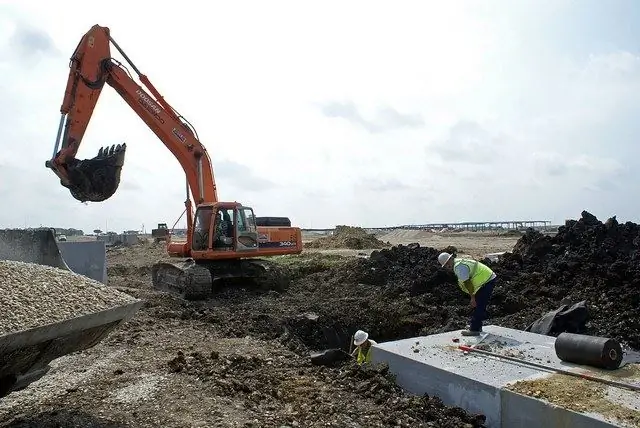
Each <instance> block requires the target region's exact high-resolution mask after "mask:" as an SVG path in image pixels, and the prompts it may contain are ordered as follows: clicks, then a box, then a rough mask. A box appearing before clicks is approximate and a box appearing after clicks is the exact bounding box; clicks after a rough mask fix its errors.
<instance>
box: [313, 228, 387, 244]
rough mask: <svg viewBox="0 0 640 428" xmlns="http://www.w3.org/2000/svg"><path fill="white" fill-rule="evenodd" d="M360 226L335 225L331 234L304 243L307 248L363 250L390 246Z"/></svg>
mask: <svg viewBox="0 0 640 428" xmlns="http://www.w3.org/2000/svg"><path fill="white" fill-rule="evenodd" d="M390 246H391V244H390V243H388V242H383V241H381V240H379V239H378V238H376V237H375V236H374V235H372V234H370V233H368V232H367V231H366V230H364V229H363V228H361V227H352V226H336V228H335V230H334V232H333V235H330V236H323V237H322V238H318V239H316V240H314V241H311V242H309V243H306V244H305V247H307V248H321V249H330V248H347V249H350V250H364V249H375V248H386V247H390Z"/></svg>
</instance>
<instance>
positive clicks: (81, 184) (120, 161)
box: [65, 143, 127, 202]
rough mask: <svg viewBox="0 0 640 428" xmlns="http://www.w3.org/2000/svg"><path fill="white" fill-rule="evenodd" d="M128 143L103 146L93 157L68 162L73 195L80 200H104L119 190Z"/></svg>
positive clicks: (68, 186)
mask: <svg viewBox="0 0 640 428" xmlns="http://www.w3.org/2000/svg"><path fill="white" fill-rule="evenodd" d="M126 149H127V145H126V144H124V143H123V144H118V145H113V146H111V147H103V148H101V149H100V150H99V151H98V155H97V156H96V157H94V158H92V159H85V160H80V159H73V160H71V161H70V162H68V163H67V175H68V178H69V184H68V185H65V187H67V188H68V189H69V191H70V192H71V195H72V196H73V197H74V198H76V199H77V200H79V201H80V202H87V201H88V202H102V201H104V200H106V199H109V198H110V197H111V196H113V194H114V193H115V192H116V190H118V186H119V185H120V173H121V172H122V166H123V165H124V155H125V151H126Z"/></svg>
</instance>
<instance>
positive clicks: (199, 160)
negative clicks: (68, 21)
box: [46, 25, 218, 227]
mask: <svg viewBox="0 0 640 428" xmlns="http://www.w3.org/2000/svg"><path fill="white" fill-rule="evenodd" d="M110 44H113V45H114V46H115V47H116V49H117V50H118V51H119V52H120V54H121V55H122V56H123V57H124V58H125V60H126V61H127V62H128V63H129V65H130V66H131V68H133V70H134V71H135V72H136V74H137V75H138V78H139V79H140V81H141V82H142V84H143V85H144V86H145V87H146V88H147V89H148V90H149V92H150V93H151V94H150V93H149V92H147V90H145V89H144V88H143V87H142V86H141V85H139V84H138V83H137V82H136V81H135V80H134V79H133V78H132V77H131V75H130V74H129V72H128V70H127V69H126V68H125V67H124V66H123V65H122V64H121V63H120V62H119V61H117V60H115V59H113V58H112V57H111V49H110ZM69 67H70V70H69V78H68V80H67V86H66V89H65V92H64V100H63V102H62V106H61V108H60V113H61V117H60V124H59V127H58V134H57V138H56V143H55V148H54V150H53V156H52V159H51V160H49V161H47V162H46V166H47V167H48V168H50V169H52V170H53V172H54V173H55V174H56V175H57V176H58V177H59V178H60V182H61V184H62V185H63V186H65V187H67V188H68V189H69V191H70V192H71V194H72V196H73V197H74V198H75V199H77V200H79V201H81V202H86V201H89V202H101V201H104V200H106V199H108V198H110V197H111V196H112V195H113V194H114V193H115V192H116V190H117V188H118V186H119V183H120V173H121V170H122V166H123V164H124V156H125V151H126V144H121V145H120V144H118V145H113V146H111V147H106V148H101V149H100V150H99V151H98V155H97V156H96V157H94V158H92V159H87V160H79V159H77V158H76V154H77V153H78V150H79V148H80V145H81V144H82V138H83V137H84V134H85V132H86V130H87V126H88V125H89V121H90V119H91V116H92V114H93V111H94V109H95V107H96V103H97V102H98V98H99V97H100V94H101V92H102V88H103V87H104V84H105V83H106V84H108V85H109V86H111V87H112V88H113V89H115V90H116V92H117V93H118V94H120V96H121V97H122V99H123V100H124V101H125V102H126V103H127V104H129V106H130V107H131V108H132V109H133V111H135V112H136V114H137V115H138V116H139V117H140V119H142V120H143V121H144V123H146V124H147V126H148V127H149V128H150V129H151V130H152V131H153V132H154V133H155V134H156V135H157V136H158V138H159V139H160V141H162V142H163V143H164V145H165V146H166V147H167V148H168V149H169V150H170V151H171V153H173V155H174V156H175V157H176V159H178V161H179V162H180V165H181V166H182V168H183V170H184V171H185V174H186V176H187V185H188V187H189V189H190V190H191V193H192V195H193V196H194V199H195V200H196V201H195V202H196V204H201V203H215V202H218V196H217V190H216V184H215V179H214V176H213V169H212V165H211V159H210V158H209V155H208V153H207V150H206V148H205V147H204V146H203V145H202V144H201V143H200V141H199V140H198V138H197V134H196V132H195V130H194V129H193V128H192V127H190V126H189V124H188V123H187V122H186V120H184V118H182V117H181V116H180V115H179V114H178V113H177V112H176V111H175V110H174V109H173V108H172V107H171V106H170V105H169V104H168V103H167V102H166V101H165V100H164V98H163V97H162V96H161V95H160V94H159V93H158V91H157V90H156V89H155V87H154V86H153V85H152V84H151V82H149V80H148V79H147V77H146V76H145V75H144V74H142V73H140V71H139V70H138V68H137V67H136V66H135V65H134V64H133V63H132V62H131V61H130V60H129V58H128V56H127V55H126V54H125V53H124V52H123V51H122V49H121V48H120V47H119V46H118V44H117V43H116V42H115V41H114V40H113V39H112V38H111V36H110V32H109V28H107V27H101V26H98V25H94V26H93V27H91V29H90V30H89V31H88V32H87V33H86V34H85V35H84V36H83V37H82V39H81V40H80V43H79V44H78V47H77V48H76V50H75V52H74V53H73V56H72V57H71V61H70V65H69ZM152 95H153V96H152ZM185 204H186V205H187V210H188V212H189V215H187V221H188V222H189V223H190V222H191V218H192V215H191V210H192V208H191V202H190V201H189V194H188V192H187V201H186V202H185ZM189 227H191V224H189Z"/></svg>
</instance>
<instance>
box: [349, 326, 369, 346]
mask: <svg viewBox="0 0 640 428" xmlns="http://www.w3.org/2000/svg"><path fill="white" fill-rule="evenodd" d="M368 338H369V333H367V332H366V331H362V330H358V331H356V334H354V335H353V344H354V345H356V346H360V345H362V344H363V343H364V342H366V341H367V339H368Z"/></svg>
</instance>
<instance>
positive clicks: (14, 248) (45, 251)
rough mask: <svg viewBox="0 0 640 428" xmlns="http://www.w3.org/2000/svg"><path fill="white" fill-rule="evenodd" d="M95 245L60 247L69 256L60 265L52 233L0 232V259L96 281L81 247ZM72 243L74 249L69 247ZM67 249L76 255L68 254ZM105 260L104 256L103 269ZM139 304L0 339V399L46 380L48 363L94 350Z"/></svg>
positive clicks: (94, 260)
mask: <svg viewBox="0 0 640 428" xmlns="http://www.w3.org/2000/svg"><path fill="white" fill-rule="evenodd" d="M94 243H95V241H90V242H63V243H60V244H64V245H65V246H66V245H67V244H69V245H71V247H69V248H66V249H65V251H64V252H66V253H67V254H69V256H70V258H69V259H68V260H65V258H64V256H63V253H64V252H62V251H60V246H59V245H58V242H56V238H55V232H54V230H53V229H45V228H43V229H31V230H24V229H3V230H0V260H14V261H22V262H27V263H37V264H42V265H48V266H53V267H57V268H60V269H66V270H72V271H74V272H76V273H79V274H82V275H85V276H95V275H90V274H89V275H87V272H89V273H91V272H92V269H89V267H91V266H90V265H94V264H96V263H97V264H100V260H98V258H99V257H97V255H96V254H93V255H92V254H91V252H90V251H86V248H85V246H84V245H82V244H94ZM75 244H78V247H73V245H75ZM72 248H74V249H75V250H77V251H69V250H71V249H72ZM103 251H104V250H103ZM105 256H106V254H105V253H104V252H103V254H102V266H103V267H104V263H105V260H104V259H105ZM90 259H91V260H90ZM67 261H69V263H67ZM69 266H71V267H72V268H71V269H70V267H69ZM94 279H95V278H94ZM142 304H143V301H141V300H135V301H133V302H132V303H129V304H126V305H121V306H116V307H114V308H111V309H107V310H104V311H100V312H94V313H89V314H86V315H83V316H80V317H75V318H68V319H65V320H63V321H60V322H56V323H53V324H45V325H41V326H39V327H35V328H31V329H28V330H22V331H17V332H14V333H9V334H4V335H3V334H0V398H2V397H4V396H6V395H7V394H9V393H11V392H12V391H17V390H20V389H22V388H25V387H26V386H28V385H29V384H31V383H32V382H34V381H36V380H38V379H39V378H40V377H42V376H43V375H46V373H47V372H48V371H49V368H50V366H49V363H50V362H51V361H53V360H55V359H57V358H59V357H62V356H64V355H67V354H71V353H74V352H77V351H82V350H84V349H88V348H91V347H92V346H94V345H96V344H97V343H98V342H100V341H101V340H102V339H104V338H105V337H106V336H107V335H108V334H109V333H110V332H111V331H112V330H114V329H115V328H117V327H118V326H119V325H120V324H121V323H122V322H125V321H127V320H128V319H130V318H131V317H132V316H133V315H134V314H135V313H136V312H137V311H138V310H139V309H140V307H141V306H142Z"/></svg>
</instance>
